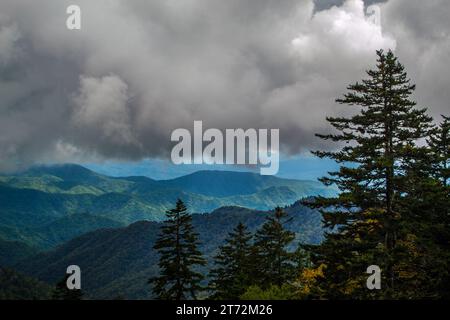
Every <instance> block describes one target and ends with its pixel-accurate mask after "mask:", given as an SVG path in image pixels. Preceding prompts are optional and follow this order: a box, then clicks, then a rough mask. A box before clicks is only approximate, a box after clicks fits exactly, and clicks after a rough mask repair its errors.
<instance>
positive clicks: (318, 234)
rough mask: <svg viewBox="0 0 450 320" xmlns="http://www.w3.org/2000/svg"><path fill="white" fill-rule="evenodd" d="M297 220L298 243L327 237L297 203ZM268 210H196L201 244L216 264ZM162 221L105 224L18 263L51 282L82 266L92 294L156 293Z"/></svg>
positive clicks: (292, 212) (293, 210) (292, 225)
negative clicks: (242, 229) (227, 244)
mask: <svg viewBox="0 0 450 320" xmlns="http://www.w3.org/2000/svg"><path fill="white" fill-rule="evenodd" d="M286 211H287V212H288V214H289V216H290V217H292V220H291V221H290V222H289V223H287V225H286V228H287V229H289V230H292V231H294V232H295V234H296V240H295V241H294V243H293V246H292V247H293V248H294V245H296V244H298V243H299V242H302V243H318V242H320V241H321V240H322V235H323V231H322V225H321V216H320V214H319V213H318V212H316V211H314V210H311V209H308V208H306V207H304V206H302V205H301V204H300V203H298V202H297V203H295V204H294V205H292V206H289V207H287V208H286ZM268 214H269V212H267V211H257V210H250V209H245V208H238V207H223V208H220V209H217V210H215V211H213V212H212V213H210V214H194V215H193V225H194V228H195V229H196V231H197V232H198V233H199V235H200V241H201V246H200V250H201V251H202V253H203V255H204V256H205V257H206V259H207V260H208V262H209V263H208V266H206V267H205V268H203V269H202V271H204V272H206V270H207V269H208V268H209V267H211V266H212V265H211V260H212V259H211V258H212V257H213V256H214V254H215V252H216V250H217V248H218V246H220V245H221V244H223V241H224V239H225V237H226V236H227V235H228V233H229V232H230V231H231V230H232V229H233V227H235V226H236V224H237V223H238V222H242V223H244V224H245V225H247V226H248V227H249V229H250V230H251V231H255V230H256V229H258V228H259V227H261V225H262V224H263V223H264V219H265V217H266V216H267V215H268ZM159 228H160V223H158V222H151V221H139V222H136V223H133V224H131V225H129V226H128V227H124V228H116V229H100V230H96V231H93V232H90V233H87V234H84V235H82V236H80V237H77V238H75V239H73V240H71V241H68V242H67V243H65V244H63V245H61V246H58V247H57V248H55V249H53V250H50V251H48V252H45V253H41V254H38V255H36V256H32V257H30V258H28V259H26V260H24V261H22V262H20V263H18V264H16V265H14V268H15V269H17V270H19V271H21V272H23V273H25V274H27V275H32V276H33V277H35V278H37V279H39V280H42V281H45V282H47V283H55V282H57V281H58V280H60V279H61V278H62V277H63V276H64V273H65V269H66V268H67V266H68V265H71V264H76V265H78V266H80V268H81V270H82V272H83V273H82V274H83V288H84V290H85V292H87V293H88V295H89V297H90V298H96V299H114V298H116V297H119V296H120V297H123V298H127V299H148V298H151V297H152V296H151V290H150V286H149V285H148V284H147V280H148V278H150V277H152V276H155V275H156V274H157V272H158V266H157V262H158V260H157V259H158V255H157V253H156V251H155V250H153V248H152V247H153V244H154V242H155V239H156V237H157V236H158V233H159Z"/></svg>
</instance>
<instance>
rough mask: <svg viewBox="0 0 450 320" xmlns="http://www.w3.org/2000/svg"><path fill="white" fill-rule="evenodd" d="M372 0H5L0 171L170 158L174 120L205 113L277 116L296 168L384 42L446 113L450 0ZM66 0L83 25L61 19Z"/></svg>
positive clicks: (241, 122)
mask: <svg viewBox="0 0 450 320" xmlns="http://www.w3.org/2000/svg"><path fill="white" fill-rule="evenodd" d="M374 2H375V1H367V2H366V3H364V2H363V1H362V0H347V1H331V0H320V1H316V2H314V1H312V0H284V1H279V0H228V1H222V0H183V1H176V0H164V1H163V0H160V1H157V0H154V1H148V0H134V1H125V0H97V1H89V0H79V1H77V0H71V1H65V0H61V1H54V0H40V1H31V0H1V1H0V171H5V172H7V171H13V170H17V169H22V168H24V167H27V166H30V165H33V164H36V163H65V162H78V163H89V164H92V165H97V166H100V167H101V166H102V165H103V166H104V167H107V166H110V167H112V166H116V164H117V166H119V164H125V166H124V168H125V167H130V166H133V165H134V166H135V167H136V168H138V167H139V166H142V165H143V164H144V165H145V163H146V161H147V162H148V161H150V162H153V163H159V162H160V161H163V162H164V161H165V160H164V159H168V156H169V155H170V151H171V147H172V146H173V143H172V142H171V141H170V134H171V132H172V131H173V130H174V129H176V128H188V129H190V128H192V126H193V121H194V120H202V121H203V123H204V126H205V127H209V128H219V129H225V128H267V129H270V128H279V129H280V143H281V152H282V159H281V161H282V163H285V164H289V163H290V164H291V165H286V166H285V168H283V165H282V166H281V167H280V175H286V176H293V175H294V174H295V172H296V171H298V170H296V169H295V168H294V167H292V161H293V160H292V159H307V160H304V161H303V160H302V161H303V162H302V163H308V161H310V160H309V156H308V155H307V152H308V151H309V150H316V149H324V148H325V149H329V148H332V147H333V146H331V145H327V144H324V142H322V141H321V140H319V139H317V138H316V137H315V136H314V134H315V133H317V132H328V130H330V129H329V126H328V124H327V123H326V121H325V117H326V116H338V115H339V116H342V115H348V114H349V112H350V109H349V108H346V107H345V106H340V105H337V104H336V103H335V102H334V100H335V99H336V98H338V97H340V96H341V95H342V94H343V93H345V88H346V87H347V85H348V84H350V83H353V82H355V81H357V80H360V79H361V78H364V77H365V74H364V71H365V70H366V69H368V68H371V67H373V65H374V63H375V58H376V57H375V50H377V49H381V48H382V49H386V50H387V49H392V50H394V51H395V53H396V54H397V55H398V57H399V59H400V61H401V62H402V63H403V64H404V65H405V66H406V68H407V71H408V72H409V75H410V77H411V78H412V79H413V82H415V83H416V84H417V90H416V95H415V97H414V98H415V99H416V100H417V102H418V105H419V106H420V107H427V108H429V111H430V113H431V115H433V116H434V117H435V118H436V119H438V118H439V115H440V114H447V115H448V113H449V112H448V111H449V98H450V97H449V96H450V90H448V88H449V87H450V73H449V72H448V65H449V63H450V38H449V37H450V34H449V32H450V19H448V17H449V16H450V2H449V1H448V0H428V1H419V0H387V1H384V2H382V3H379V4H378V5H379V8H380V18H381V20H380V24H377V23H375V21H374V19H373V17H371V16H370V14H369V13H367V11H366V9H367V6H368V5H369V4H373V3H374ZM69 4H77V5H79V6H80V8H81V12H82V15H81V17H82V19H81V21H82V28H81V30H68V29H67V28H66V19H67V15H66V8H67V6H68V5H69ZM160 159H163V160H160ZM305 161H306V162H305ZM328 166H329V163H325V162H324V163H323V168H324V169H325V168H328ZM119 167H120V166H119ZM167 167H171V166H170V165H168V166H167ZM290 167H292V170H291V171H290V172H291V173H283V172H286V171H289V170H288V169H287V168H290ZM123 170H125V169H123ZM155 170H156V169H155ZM174 170H175V169H174ZM179 170H184V169H179ZM187 170H191V169H187ZM314 170H315V169H314ZM168 171H170V170H168ZM312 171H313V169H311V172H312ZM170 174H171V173H168V175H170Z"/></svg>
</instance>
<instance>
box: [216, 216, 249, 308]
mask: <svg viewBox="0 0 450 320" xmlns="http://www.w3.org/2000/svg"><path fill="white" fill-rule="evenodd" d="M251 240H252V234H251V233H250V232H249V231H248V230H247V227H246V226H245V225H244V224H242V223H239V224H238V225H237V226H236V227H235V228H234V229H233V231H232V232H230V233H229V235H228V238H227V239H226V240H225V244H224V245H223V246H220V247H219V252H218V254H217V255H216V256H215V258H214V264H215V268H214V269H212V270H211V272H210V277H211V279H212V280H211V283H210V287H211V289H212V290H213V292H214V293H213V295H212V297H213V298H215V299H222V300H233V299H239V297H240V296H241V295H242V294H243V293H245V291H246V289H247V288H248V287H249V286H250V285H251V284H252V267H251V266H252V264H251V260H250V259H251Z"/></svg>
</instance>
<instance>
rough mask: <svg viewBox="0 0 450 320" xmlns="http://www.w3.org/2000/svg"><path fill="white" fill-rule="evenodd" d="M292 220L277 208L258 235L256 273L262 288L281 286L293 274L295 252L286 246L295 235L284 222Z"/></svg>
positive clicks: (254, 255)
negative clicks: (286, 227) (287, 228)
mask: <svg viewBox="0 0 450 320" xmlns="http://www.w3.org/2000/svg"><path fill="white" fill-rule="evenodd" d="M290 220H291V219H290V218H288V216H287V213H286V212H285V211H284V210H283V209H282V208H280V207H277V208H276V209H275V210H274V212H273V215H270V216H268V217H267V218H266V222H265V223H264V224H263V226H262V227H261V229H259V230H258V231H257V232H256V234H255V243H254V251H253V252H254V254H253V257H254V266H255V271H254V272H255V275H256V285H258V286H260V287H261V288H262V289H265V288H269V287H270V286H271V285H276V286H278V287H280V288H281V287H282V286H283V284H285V283H286V282H288V281H289V280H291V279H293V277H294V272H295V259H296V255H295V253H294V252H289V251H288V248H287V247H288V245H289V244H290V243H291V242H292V241H293V240H294V238H295V234H294V233H293V232H291V231H289V230H286V229H285V224H286V223H287V222H289V221H290Z"/></svg>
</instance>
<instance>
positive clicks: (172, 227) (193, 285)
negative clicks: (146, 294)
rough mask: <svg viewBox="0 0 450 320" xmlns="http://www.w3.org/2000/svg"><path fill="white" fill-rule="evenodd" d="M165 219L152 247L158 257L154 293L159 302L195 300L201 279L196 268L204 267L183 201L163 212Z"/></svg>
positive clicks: (200, 287)
mask: <svg viewBox="0 0 450 320" xmlns="http://www.w3.org/2000/svg"><path fill="white" fill-rule="evenodd" d="M166 215H167V220H166V221H165V223H164V225H163V226H162V227H161V234H160V235H159V238H158V240H157V241H156V243H155V245H154V247H153V248H154V249H155V250H158V252H159V254H160V259H159V268H160V276H158V277H155V278H152V279H150V280H149V283H152V284H153V292H154V294H155V295H156V296H157V298H158V299H162V300H186V299H197V293H198V292H199V291H200V290H202V286H201V284H200V282H201V281H202V280H203V276H202V274H201V273H199V272H198V271H196V270H195V268H196V267H198V266H202V265H205V264H206V261H205V260H204V259H203V257H202V254H201V252H200V251H199V249H198V245H199V241H198V234H197V233H195V232H194V228H193V226H192V217H191V215H190V214H189V213H188V212H187V209H186V206H185V205H184V203H183V201H181V200H178V201H177V203H176V206H175V208H173V209H171V210H168V211H167V212H166Z"/></svg>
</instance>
